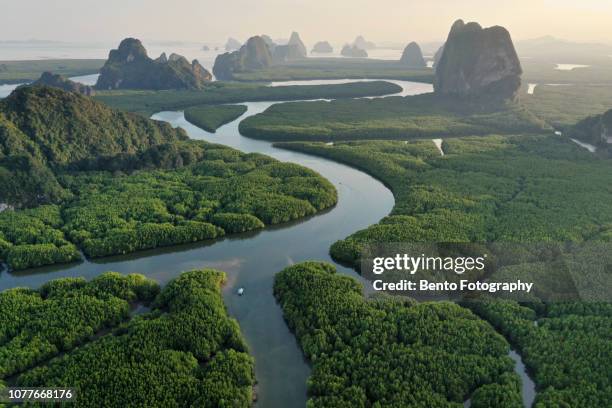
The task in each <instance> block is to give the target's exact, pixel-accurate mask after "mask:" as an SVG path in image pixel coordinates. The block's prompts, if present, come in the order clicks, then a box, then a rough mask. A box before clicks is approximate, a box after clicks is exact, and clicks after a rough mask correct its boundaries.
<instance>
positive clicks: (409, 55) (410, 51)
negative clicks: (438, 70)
mask: <svg viewBox="0 0 612 408" xmlns="http://www.w3.org/2000/svg"><path fill="white" fill-rule="evenodd" d="M400 62H401V63H402V64H403V65H405V66H406V67H409V68H425V67H426V66H427V63H426V62H425V59H424V58H423V53H422V52H421V47H419V44H417V43H415V42H411V43H410V44H408V45H407V46H406V48H404V52H403V54H402V57H401V58H400Z"/></svg>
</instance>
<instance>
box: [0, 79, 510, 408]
mask: <svg viewBox="0 0 612 408" xmlns="http://www.w3.org/2000/svg"><path fill="white" fill-rule="evenodd" d="M94 77H95V76H87V78H80V80H81V81H83V82H85V83H87V82H91V81H95V78H94ZM301 82H302V81H300V84H301ZM315 82H316V83H318V84H325V83H338V82H337V81H328V82H325V81H309V82H307V83H309V84H312V83H315ZM346 82H348V80H347V81H346ZM391 82H394V83H398V84H400V85H401V86H402V87H403V89H404V90H403V92H402V95H408V94H418V93H425V92H431V91H432V86H431V85H428V84H420V83H410V82H406V81H391ZM296 84H298V83H296ZM273 104H274V102H250V103H244V104H243V105H245V106H247V108H248V111H247V112H246V113H245V114H244V115H243V116H242V117H240V118H239V119H237V120H236V121H234V122H232V123H229V124H227V125H225V126H223V127H221V128H220V129H218V130H217V132H216V133H214V134H213V133H208V132H205V131H203V130H201V129H199V128H197V127H195V126H193V125H191V124H190V123H188V122H187V121H186V120H185V118H184V115H183V113H182V112H160V113H158V114H155V115H153V117H152V118H153V119H156V120H163V121H167V122H169V123H171V124H172V125H173V126H180V127H182V128H184V129H185V130H186V131H187V133H188V134H189V136H190V137H191V138H193V139H198V140H206V141H209V142H214V143H220V144H224V145H227V146H231V147H233V148H236V149H239V150H241V151H244V152H259V153H263V154H267V155H269V156H272V157H274V158H276V159H278V160H281V161H285V162H293V163H298V164H300V165H303V166H306V167H308V168H310V169H313V170H315V171H317V172H318V173H320V174H321V175H322V176H324V177H325V178H327V179H328V180H330V181H331V182H332V183H333V184H334V185H335V187H336V189H337V190H338V196H339V201H338V204H337V205H336V206H335V207H334V208H333V209H331V210H328V211H326V212H324V213H322V214H320V215H317V216H314V217H311V218H309V219H306V220H302V221H299V222H294V223H291V224H286V225H281V226H276V227H272V228H268V229H265V230H263V231H260V232H256V233H249V234H243V235H237V236H233V237H231V238H226V239H223V240H219V241H214V242H206V243H199V244H190V245H184V246H178V247H170V248H162V249H156V250H150V251H143V252H139V253H137V254H132V255H128V256H118V257H110V258H104V259H101V260H95V261H84V262H82V263H79V264H73V265H68V266H66V265H64V266H53V267H46V268H37V269H34V270H28V271H21V272H8V271H2V272H1V273H0V290H3V289H7V288H12V287H17V286H27V287H38V286H40V285H41V284H43V283H45V282H47V281H49V280H51V279H56V278H60V277H68V276H84V277H86V278H92V277H95V276H96V275H99V274H100V273H102V272H105V271H117V272H121V273H142V274H144V275H146V276H148V277H150V278H153V279H156V280H158V281H160V282H161V283H166V282H168V281H169V280H170V279H172V278H174V277H176V276H178V275H179V274H180V273H181V272H183V271H187V270H192V269H197V268H217V269H221V270H224V271H225V272H227V274H228V284H227V286H226V287H225V289H224V294H223V295H224V299H225V303H226V305H227V308H228V311H229V313H230V314H231V315H232V316H233V317H234V318H236V319H237V320H238V322H239V324H240V328H241V330H242V332H243V334H244V336H245V338H246V339H247V342H248V344H249V347H250V350H251V353H252V354H253V356H254V357H255V361H256V368H255V371H256V376H257V380H258V397H259V399H258V404H257V405H258V406H262V407H283V408H284V407H287V406H304V405H305V403H306V380H307V378H308V375H309V374H310V368H309V366H308V364H307V363H306V362H305V361H304V359H303V356H302V353H301V351H300V349H299V347H298V345H297V342H296V340H295V338H294V336H293V335H292V334H291V333H290V332H289V330H288V328H287V326H286V324H285V322H284V320H283V317H282V312H281V309H280V307H279V306H278V304H277V303H276V302H275V300H274V297H273V294H272V285H273V281H274V275H275V274H276V273H277V272H279V271H280V270H282V269H283V268H285V267H286V266H288V265H291V264H293V263H297V262H301V261H305V260H321V261H327V262H333V261H332V260H331V258H330V257H329V253H328V251H329V247H330V245H331V244H332V243H333V242H335V241H336V240H339V239H342V238H345V237H346V236H347V235H349V234H351V233H353V232H355V231H357V230H359V229H362V228H365V227H367V226H369V225H371V224H374V223H376V222H378V221H379V220H380V219H381V218H382V217H384V216H386V215H387V214H388V213H389V212H390V211H391V209H392V207H393V204H394V199H393V195H392V194H391V192H390V191H389V190H388V189H387V188H386V187H385V186H384V185H383V184H382V183H380V182H379V181H377V180H375V179H374V178H372V177H370V176H368V175H367V174H365V173H363V172H361V171H358V170H355V169H353V168H350V167H348V166H345V165H342V164H338V163H335V162H332V161H329V160H326V159H322V158H317V157H313V156H309V155H305V154H302V153H295V152H290V151H286V150H282V149H277V148H275V147H273V146H272V145H271V143H268V142H265V141H258V140H252V139H248V138H244V137H242V136H240V134H239V133H238V124H239V123H240V121H242V120H243V119H245V118H246V117H248V116H251V115H254V114H257V113H260V112H263V111H264V110H265V109H267V108H268V107H269V106H271V105H273ZM337 267H338V270H339V271H340V272H341V273H344V274H348V275H351V276H353V277H355V278H357V279H359V280H362V279H361V277H360V276H359V275H357V274H356V273H355V272H354V271H353V270H351V269H348V268H345V267H342V266H339V265H337ZM239 287H242V288H244V290H245V293H244V296H237V295H236V289H237V288H239ZM517 366H518V364H517Z"/></svg>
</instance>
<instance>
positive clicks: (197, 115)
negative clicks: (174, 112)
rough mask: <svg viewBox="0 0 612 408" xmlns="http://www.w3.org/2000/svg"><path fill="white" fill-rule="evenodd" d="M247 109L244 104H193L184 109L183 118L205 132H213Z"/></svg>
mask: <svg viewBox="0 0 612 408" xmlns="http://www.w3.org/2000/svg"><path fill="white" fill-rule="evenodd" d="M246 111H247V107H246V106H244V105H210V106H194V107H191V108H187V109H185V119H187V121H189V122H190V123H192V124H194V125H196V126H197V127H199V128H202V129H204V130H205V131H207V132H211V133H214V132H215V131H216V130H217V129H219V128H220V127H221V126H223V125H225V124H226V123H229V122H232V121H234V120H236V119H238V118H239V117H240V116H242V115H243V114H244V113H245V112H246Z"/></svg>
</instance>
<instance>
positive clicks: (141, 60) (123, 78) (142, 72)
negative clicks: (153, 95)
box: [96, 38, 212, 90]
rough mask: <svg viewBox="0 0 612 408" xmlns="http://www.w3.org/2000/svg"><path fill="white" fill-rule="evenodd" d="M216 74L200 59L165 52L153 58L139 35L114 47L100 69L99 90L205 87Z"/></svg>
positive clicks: (97, 84)
mask: <svg viewBox="0 0 612 408" xmlns="http://www.w3.org/2000/svg"><path fill="white" fill-rule="evenodd" d="M211 80H212V75H211V74H210V72H208V71H207V70H206V69H205V68H204V67H203V66H202V65H200V63H199V62H198V61H197V60H193V61H192V62H191V63H190V62H189V61H187V59H186V58H185V57H182V56H180V55H178V54H172V55H171V56H170V58H166V55H165V53H164V54H162V55H161V56H160V57H159V58H157V59H155V60H153V59H151V58H149V56H148V55H147V50H146V49H145V48H144V46H143V45H142V43H141V42H140V41H139V40H137V39H135V38H126V39H125V40H123V41H121V44H119V48H118V49H116V50H111V52H110V54H109V56H108V60H107V61H106V63H105V64H104V66H103V67H102V69H101V70H100V77H99V78H98V82H97V83H96V89H154V90H160V89H202V88H203V87H204V85H205V84H206V83H207V82H209V81H211Z"/></svg>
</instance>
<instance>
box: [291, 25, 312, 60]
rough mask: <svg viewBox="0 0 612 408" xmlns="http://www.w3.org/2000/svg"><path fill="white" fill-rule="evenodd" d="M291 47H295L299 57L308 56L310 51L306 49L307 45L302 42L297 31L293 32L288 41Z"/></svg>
mask: <svg viewBox="0 0 612 408" xmlns="http://www.w3.org/2000/svg"><path fill="white" fill-rule="evenodd" d="M287 45H288V46H289V47H292V48H295V52H296V55H297V56H299V58H306V57H307V56H308V51H307V50H306V46H305V45H304V43H303V42H302V39H301V38H300V35H299V34H298V33H296V32H295V31H294V32H292V33H291V37H290V38H289V42H288V43H287Z"/></svg>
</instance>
